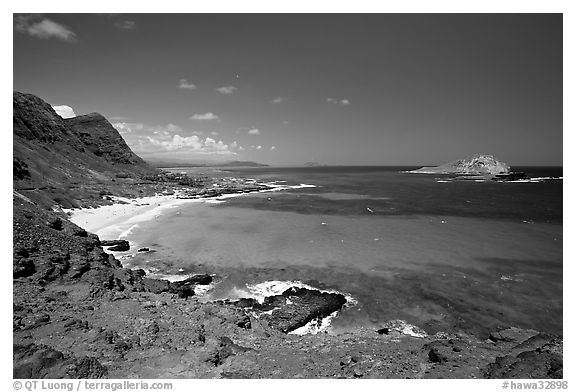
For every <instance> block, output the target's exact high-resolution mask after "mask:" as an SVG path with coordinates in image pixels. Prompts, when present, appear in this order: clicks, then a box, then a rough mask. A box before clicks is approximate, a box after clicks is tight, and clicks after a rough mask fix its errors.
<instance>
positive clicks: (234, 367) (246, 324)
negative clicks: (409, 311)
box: [13, 92, 563, 379]
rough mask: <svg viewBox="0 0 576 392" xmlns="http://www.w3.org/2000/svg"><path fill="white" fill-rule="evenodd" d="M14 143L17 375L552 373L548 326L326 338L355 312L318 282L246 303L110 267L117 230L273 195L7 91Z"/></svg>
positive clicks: (556, 366)
mask: <svg viewBox="0 0 576 392" xmlns="http://www.w3.org/2000/svg"><path fill="white" fill-rule="evenodd" d="M13 137H14V159H13V162H14V182H13V187H14V189H13V192H14V197H13V228H14V237H13V245H14V248H13V345H14V346H13V355H14V356H13V375H14V377H15V378H103V377H108V378H539V379H542V378H562V368H563V365H562V350H563V340H562V336H559V335H555V334H552V333H550V332H549V331H537V330H533V329H525V328H518V327H517V326H514V325H508V326H502V328H500V329H498V330H493V331H490V333H489V334H487V335H486V336H483V335H480V334H474V333H471V332H470V331H468V330H462V329H454V330H444V331H432V330H428V331H427V330H426V329H424V328H421V327H419V326H415V325H410V324H408V323H406V322H405V321H403V320H389V321H388V322H385V323H382V325H380V326H379V328H372V326H369V327H368V326H367V327H358V328H356V329H354V330H348V331H340V332H338V331H331V330H330V329H329V328H326V324H327V321H329V320H330V318H334V317H338V315H339V312H341V311H342V309H343V308H345V307H347V306H355V305H356V304H355V302H354V301H355V299H354V298H350V297H349V296H347V295H346V293H340V292H338V291H337V290H334V289H332V288H331V287H326V286H325V285H323V284H322V282H316V283H314V282H302V281H301V280H302V279H301V278H300V277H296V276H292V277H290V276H285V278H286V279H285V280H282V281H278V282H270V281H263V282H261V284H260V285H257V286H255V287H252V292H253V293H254V295H253V296H252V297H250V296H247V297H245V298H237V299H229V300H226V299H224V300H217V301H207V300H205V299H204V298H203V293H205V292H206V291H207V290H210V287H213V286H214V285H217V284H219V283H220V282H222V281H223V279H225V274H222V275H218V274H212V273H209V271H205V270H202V269H201V268H198V270H197V271H194V272H193V273H190V274H188V275H187V276H186V277H185V278H183V279H176V278H170V279H156V278H151V277H150V276H149V275H150V274H148V273H147V272H146V271H145V270H143V269H128V268H124V267H123V266H122V263H121V262H120V261H119V260H118V259H117V258H116V257H115V256H114V249H112V248H111V247H120V248H116V249H117V250H120V251H121V250H122V249H126V247H128V248H130V247H131V246H133V244H130V243H129V242H128V241H126V240H124V239H123V238H122V237H123V233H124V231H125V230H126V227H128V228H129V227H130V226H131V225H135V224H138V223H139V222H144V221H146V220H149V219H150V217H154V216H155V215H157V214H161V213H162V211H163V210H164V209H170V208H172V207H175V206H178V205H181V204H183V203H196V202H199V201H205V202H209V201H218V200H222V199H224V198H226V197H234V196H238V195H242V194H244V193H256V192H274V191H275V189H281V185H278V184H272V183H268V184H266V183H257V182H255V181H245V180H238V179H220V180H214V179H212V178H192V177H189V176H187V175H183V174H171V173H166V172H162V171H159V170H157V169H154V168H152V167H150V166H148V165H147V164H146V163H145V162H144V161H142V160H141V159H140V158H139V157H137V156H136V155H135V154H134V153H133V152H132V151H131V150H130V149H129V147H128V146H127V145H126V144H125V143H124V142H123V140H122V138H121V136H120V135H119V134H118V133H117V132H116V130H115V129H114V128H113V127H112V126H111V125H110V123H108V121H107V120H106V119H105V118H104V117H102V116H100V115H98V114H91V115H87V116H78V117H76V118H74V119H67V120H63V119H62V118H60V117H59V116H58V115H57V114H56V113H55V112H54V110H53V109H52V108H51V107H50V105H48V104H47V103H45V102H44V101H42V100H41V99H40V98H38V97H35V96H32V95H28V94H21V93H17V92H15V93H14V131H13ZM47 162H50V164H47ZM302 186H305V184H303V185H302ZM74 211H77V212H74ZM67 212H71V213H72V215H73V216H74V214H76V217H75V218H73V219H72V220H73V221H74V222H76V223H73V222H72V221H71V220H70V216H69V215H68V214H67ZM130 219H132V221H129V220H130ZM127 221H129V222H127ZM127 225H128V226H127ZM102 230H104V233H105V235H106V237H104V236H103V235H102V234H101V237H102V238H100V237H99V236H98V235H95V234H93V233H92V231H99V232H101V233H102ZM141 250H142V252H148V251H151V249H149V248H141ZM286 282H288V284H287V283H286Z"/></svg>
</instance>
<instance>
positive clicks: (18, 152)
mask: <svg viewBox="0 0 576 392" xmlns="http://www.w3.org/2000/svg"><path fill="white" fill-rule="evenodd" d="M155 173H156V169H153V168H152V167H150V166H148V164H146V163H145V162H144V161H143V160H142V159H141V158H140V157H138V156H137V155H136V154H134V153H133V152H132V150H130V148H129V147H128V145H126V143H125V142H124V140H123V139H122V137H121V136H120V134H119V133H118V131H116V129H114V128H113V127H112V125H111V124H110V123H109V122H108V121H107V120H106V119H105V118H104V117H103V116H102V115H100V114H97V113H92V114H89V115H86V116H79V117H76V118H72V119H67V120H64V119H62V118H61V117H60V116H59V115H58V114H56V112H55V111H54V109H52V107H51V106H50V105H49V104H48V103H46V102H44V101H43V100H42V99H40V98H38V97H36V96H34V95H31V94H23V93H20V92H14V94H13V180H14V188H15V190H16V191H18V192H21V193H23V194H25V195H26V196H27V197H29V198H30V199H32V200H34V201H36V202H39V203H40V204H42V205H43V206H45V207H51V206H52V205H54V204H60V205H63V206H74V205H76V204H77V202H78V201H79V200H82V199H86V198H88V197H87V196H89V195H88V194H91V195H92V197H98V193H99V192H105V189H107V188H110V187H117V186H118V184H117V179H118V178H127V179H131V180H132V181H133V182H140V181H141V179H142V177H144V176H149V175H154V174H155ZM125 182H129V181H125Z"/></svg>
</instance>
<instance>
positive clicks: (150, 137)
mask: <svg viewBox="0 0 576 392" xmlns="http://www.w3.org/2000/svg"><path fill="white" fill-rule="evenodd" d="M112 125H113V126H114V128H116V129H117V130H118V132H120V133H121V134H122V136H123V137H124V139H125V140H126V143H128V145H129V146H130V147H131V148H132V149H133V150H134V152H135V153H137V154H143V156H159V155H162V154H171V153H176V154H179V156H180V157H182V156H184V157H190V158H194V156H197V155H201V156H207V155H214V156H222V157H223V156H226V155H236V153H235V152H233V151H232V150H231V146H229V145H227V144H226V143H224V141H222V140H216V139H214V138H211V137H203V136H201V132H199V131H192V132H190V131H187V130H184V129H182V127H180V126H178V125H176V124H171V123H170V124H166V125H155V126H150V125H146V124H142V123H126V122H118V123H114V124H112Z"/></svg>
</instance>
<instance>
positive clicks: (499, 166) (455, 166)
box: [411, 154, 510, 175]
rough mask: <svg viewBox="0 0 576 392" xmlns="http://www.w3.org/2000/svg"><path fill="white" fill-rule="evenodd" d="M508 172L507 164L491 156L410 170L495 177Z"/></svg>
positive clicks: (475, 157) (482, 155)
mask: <svg viewBox="0 0 576 392" xmlns="http://www.w3.org/2000/svg"><path fill="white" fill-rule="evenodd" d="M508 172H510V166H509V165H508V164H507V163H504V162H502V161H499V160H498V159H497V158H496V157H494V156H493V155H487V154H476V155H474V156H472V157H470V158H466V159H459V160H457V161H452V162H448V163H445V164H443V165H440V166H425V167H421V168H420V169H416V170H412V171H411V173H424V174H473V175H488V174H489V175H495V174H503V173H508Z"/></svg>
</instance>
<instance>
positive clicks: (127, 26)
mask: <svg viewBox="0 0 576 392" xmlns="http://www.w3.org/2000/svg"><path fill="white" fill-rule="evenodd" d="M114 26H116V27H117V28H119V29H122V30H132V29H134V28H136V22H134V21H133V20H119V21H117V22H115V23H114Z"/></svg>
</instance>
